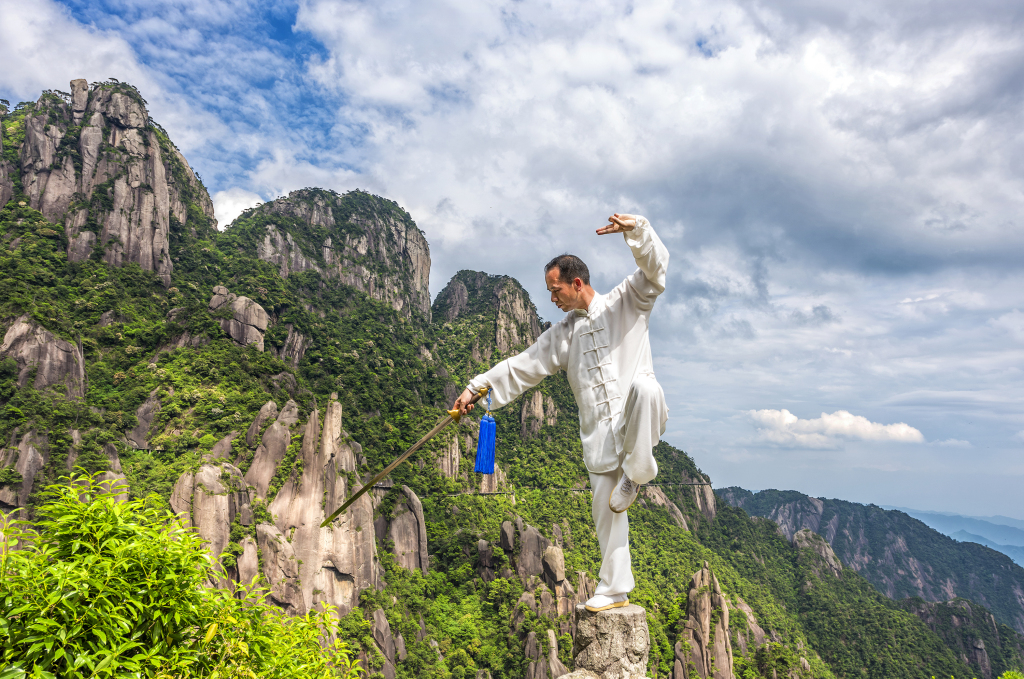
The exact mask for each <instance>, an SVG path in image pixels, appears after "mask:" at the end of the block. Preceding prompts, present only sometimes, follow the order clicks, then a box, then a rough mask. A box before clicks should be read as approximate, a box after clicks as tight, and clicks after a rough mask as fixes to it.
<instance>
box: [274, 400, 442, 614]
mask: <svg viewBox="0 0 1024 679" xmlns="http://www.w3.org/2000/svg"><path fill="white" fill-rule="evenodd" d="M282 414H283V413H282ZM279 419H280V417H279ZM275 424H276V423H275ZM271 426H272V427H273V425H271ZM268 431H269V430H268ZM347 439H348V437H347V435H345V434H344V432H343V430H342V428H341V404H340V403H339V402H338V400H337V395H334V394H332V396H331V400H330V402H329V404H328V406H327V410H326V412H325V415H324V425H323V433H322V435H321V431H320V426H319V413H318V411H317V410H314V411H313V412H312V413H311V414H310V416H309V420H308V421H307V422H306V426H305V428H304V433H303V437H302V448H301V449H300V451H299V459H300V460H301V462H302V472H301V474H297V473H293V474H292V476H291V477H290V478H289V479H288V480H287V481H286V482H285V484H284V486H282V488H281V490H280V492H278V494H277V496H276V497H275V498H274V500H273V502H271V504H270V507H269V509H270V513H271V514H272V515H273V517H274V524H275V526H276V528H277V529H278V530H279V531H280V532H281V534H282V535H286V536H288V538H289V541H290V546H291V548H292V550H293V552H294V554H295V557H296V559H297V560H298V562H299V565H298V573H297V578H298V579H297V581H296V586H297V587H298V588H299V592H300V594H301V597H302V606H303V608H302V610H303V611H308V610H312V609H314V608H317V607H318V606H319V605H320V604H321V603H328V604H331V605H333V606H335V607H337V611H338V614H339V615H345V614H346V613H348V612H349V611H350V610H352V608H353V607H354V606H355V605H356V604H357V603H358V598H359V593H360V592H362V591H363V590H364V589H366V588H368V587H378V586H379V585H380V565H379V563H378V561H377V553H376V545H375V541H374V530H373V507H372V501H371V499H370V497H369V496H368V495H364V496H363V497H362V498H360V499H359V500H358V501H357V502H356V503H355V504H354V505H353V506H352V507H350V508H349V509H348V510H347V511H346V512H345V513H344V514H342V515H340V516H339V517H338V518H336V519H335V520H334V522H333V523H332V524H331V525H329V526H326V527H323V528H321V527H320V524H321V523H322V522H323V520H324V519H325V518H326V513H325V507H330V508H331V509H328V510H327V511H333V509H334V508H335V507H339V506H341V504H342V503H344V501H345V499H346V498H347V497H348V496H349V493H350V492H352V491H354V490H356V488H349V477H348V476H347V475H345V474H344V472H346V471H348V470H350V469H354V454H353V452H352V449H351V446H350V445H349V443H348V440H347ZM421 513H422V510H421ZM425 542H426V539H425V535H424V543H425Z"/></svg>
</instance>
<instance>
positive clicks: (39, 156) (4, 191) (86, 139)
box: [0, 80, 216, 285]
mask: <svg viewBox="0 0 1024 679" xmlns="http://www.w3.org/2000/svg"><path fill="white" fill-rule="evenodd" d="M79 125H81V127H80V128H79V127H78V126H79ZM69 134H71V135H76V134H77V138H75V137H72V138H71V139H70V140H68V139H65V137H66V136H67V135H69ZM69 141H70V143H68V142H69ZM18 151H19V153H18V156H19V160H18V167H17V168H11V167H8V166H7V164H6V163H0V207H2V206H3V205H4V204H5V203H6V202H7V200H9V199H10V197H11V194H10V190H9V188H7V187H9V186H10V184H11V182H10V176H11V174H12V173H13V172H19V173H20V175H21V183H22V188H23V190H24V191H25V193H26V194H27V196H28V199H29V204H30V205H31V206H32V207H33V208H35V209H37V210H39V211H40V212H42V213H43V216H44V217H45V218H46V219H47V220H49V221H52V222H63V223H64V226H65V230H66V233H67V236H68V251H67V254H68V257H69V259H70V260H71V261H80V260H83V259H86V258H88V257H89V256H90V254H91V253H92V249H93V247H94V246H95V245H96V244H97V243H101V244H103V245H104V246H105V247H104V253H103V260H104V261H105V262H107V263H108V264H111V265H113V266H121V265H122V264H124V263H127V262H134V263H136V264H138V265H139V266H141V267H142V268H143V269H145V270H147V271H153V272H155V273H156V274H157V275H158V276H159V277H160V278H161V280H163V282H164V285H170V277H171V269H172V263H171V257H170V252H169V243H170V228H171V221H172V219H174V220H176V221H177V222H178V223H179V224H181V225H182V226H185V225H188V226H189V227H192V228H194V225H193V224H191V223H190V219H189V210H188V203H189V202H192V203H194V204H196V205H197V206H198V207H199V209H200V211H201V212H202V214H203V217H204V221H205V222H206V223H207V228H210V227H211V226H212V225H214V224H215V223H216V222H215V221H214V220H213V203H212V201H211V200H210V197H209V194H208V193H207V192H206V189H205V188H204V187H203V185H202V182H200V181H199V179H198V177H196V176H195V173H194V172H193V171H192V169H191V168H190V167H189V166H188V163H187V162H186V161H185V159H184V157H182V156H181V154H180V153H178V151H177V149H175V148H174V147H173V145H172V144H170V143H169V142H168V141H166V139H164V141H161V137H160V136H159V135H158V133H157V130H156V128H155V127H154V126H153V124H152V123H151V121H150V119H149V113H148V112H147V111H146V108H145V105H144V104H143V103H142V100H141V97H139V96H138V94H137V93H136V92H135V91H134V90H133V89H132V88H130V87H129V86H127V85H123V84H120V83H101V84H98V85H97V86H95V87H93V88H92V89H90V88H89V86H88V84H87V83H86V82H85V81H84V80H73V81H71V95H70V97H68V98H67V99H64V98H63V97H61V96H59V95H57V94H54V93H52V92H47V93H44V94H43V95H42V96H41V97H40V98H39V100H38V101H37V102H36V104H35V109H34V111H33V112H32V113H29V115H28V116H27V117H26V118H25V138H24V141H23V142H22V143H21V147H20V148H19V149H18ZM73 151H77V154H78V156H79V158H80V159H81V164H80V165H79V166H77V167H76V164H75V162H74V160H73V158H72V152H73ZM97 191H99V192H100V194H101V196H100V199H99V200H92V197H93V194H94V193H95V192H97ZM76 196H78V197H80V198H76ZM73 201H74V204H75V205H78V206H81V205H83V204H85V205H87V207H76V208H74V209H71V206H72V204H73ZM90 218H91V219H90ZM192 221H195V220H192ZM89 223H92V224H94V225H96V226H90V227H89V229H87V230H83V229H84V228H85V227H86V225H87V224H89ZM97 227H98V233H96V231H94V230H92V229H97Z"/></svg>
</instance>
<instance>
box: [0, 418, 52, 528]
mask: <svg viewBox="0 0 1024 679" xmlns="http://www.w3.org/2000/svg"><path fill="white" fill-rule="evenodd" d="M48 449H49V445H48V441H47V439H46V437H45V436H39V435H37V434H36V433H35V432H34V431H30V432H27V433H25V434H24V435H22V437H21V441H19V442H18V446H17V447H16V448H2V449H0V469H8V468H12V467H13V469H14V471H15V472H16V473H17V474H18V476H19V477H21V481H20V482H15V483H9V484H6V485H3V486H0V512H2V513H6V512H9V511H12V510H17V509H20V508H21V507H24V506H25V504H26V503H27V502H28V497H29V495H31V494H32V489H33V487H34V482H35V477H36V474H37V473H38V472H39V470H40V469H42V468H43V467H44V466H45V465H46V459H47V454H46V453H47V451H48Z"/></svg>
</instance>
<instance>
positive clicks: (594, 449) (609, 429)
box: [454, 214, 668, 611]
mask: <svg viewBox="0 0 1024 679" xmlns="http://www.w3.org/2000/svg"><path fill="white" fill-rule="evenodd" d="M608 221H609V223H608V224H607V225H605V226H603V227H602V228H600V229H598V230H597V233H598V235H605V234H612V233H621V234H622V235H623V237H624V238H625V240H626V244H627V245H629V247H630V249H631V250H632V251H633V257H634V259H636V263H637V266H638V267H639V268H638V269H637V270H636V271H635V272H633V273H632V274H631V275H630V276H629V277H627V278H626V280H624V281H622V283H620V284H619V285H618V286H617V287H616V288H615V289H614V290H612V291H611V292H609V293H608V294H605V295H599V294H597V293H596V292H595V291H594V289H593V288H592V287H590V272H589V271H588V270H587V265H586V264H584V263H583V262H582V261H581V260H580V259H579V258H578V257H575V256H573V255H561V256H560V257H556V258H555V259H553V260H551V262H549V263H548V265H547V266H546V267H545V277H544V278H545V282H546V283H547V288H548V291H549V292H550V293H551V301H552V302H554V303H555V304H556V305H557V306H558V308H559V309H561V310H562V311H567V312H568V313H567V314H566V316H565V317H564V318H563V319H562V320H560V321H559V322H558V323H555V324H554V325H552V326H551V327H550V328H548V329H547V330H546V331H544V333H543V334H542V335H541V336H540V338H539V339H538V340H537V341H536V342H535V343H534V344H533V345H532V346H530V347H529V348H528V349H526V351H524V352H522V353H521V354H518V355H516V356H513V357H511V358H507V359H505V360H504V361H501V362H500V363H498V364H497V365H496V366H494V367H493V368H491V369H490V370H488V371H487V372H485V373H483V374H482V375H477V376H476V377H474V378H473V379H472V380H471V381H470V383H469V386H468V387H467V388H466V390H465V391H464V392H462V395H461V396H459V398H458V399H457V400H456V401H455V405H454V407H455V408H458V409H459V410H460V411H462V412H463V413H465V412H467V411H468V410H471V409H472V407H473V406H471V405H470V406H467V403H468V402H469V400H470V399H471V398H472V396H473V394H474V393H477V392H479V391H480V390H481V389H483V388H484V387H490V389H491V399H492V401H493V407H495V408H500V407H502V406H504V405H506V404H507V403H509V402H510V401H512V400H514V399H515V398H516V397H517V396H519V395H520V394H522V393H523V392H524V391H526V390H527V389H530V388H532V387H535V386H536V385H537V384H539V383H540V382H541V380H543V379H544V378H545V377H546V376H548V375H553V374H555V373H556V372H558V371H559V370H564V371H566V373H567V374H568V377H569V385H570V386H571V387H572V391H573V394H574V395H575V396H576V404H577V405H578V406H579V412H580V436H581V438H582V439H583V460H584V462H585V463H586V466H587V470H588V471H589V472H590V487H591V489H592V490H593V496H594V505H593V517H594V524H595V526H596V528H597V538H598V542H599V543H600V545H601V573H600V575H601V582H600V584H599V585H598V587H597V589H596V590H595V592H594V597H593V598H591V599H590V600H589V601H587V609H588V610H591V611H602V610H606V609H609V608H618V607H620V606H625V605H626V604H628V603H629V600H628V598H627V595H628V594H629V592H630V591H632V589H633V587H634V584H635V583H634V581H633V570H632V566H631V564H630V558H629V520H628V519H627V517H626V509H628V508H629V506H630V505H631V504H632V503H633V500H635V499H636V496H637V493H638V492H639V490H640V485H641V484H644V483H648V482H649V481H651V480H652V479H653V478H654V477H655V476H656V475H657V474H658V463H657V462H655V460H654V456H653V454H652V452H651V449H652V448H653V447H654V446H655V445H656V444H657V443H658V439H659V438H660V437H661V434H663V433H664V432H665V422H666V421H667V420H668V408H667V407H666V406H665V394H664V392H663V391H662V389H661V386H660V385H659V384H658V382H657V381H656V380H655V378H654V365H653V363H652V361H651V345H650V341H649V339H648V334H647V328H648V325H649V322H650V315H651V309H653V308H654V302H655V300H656V299H657V297H658V295H660V294H661V293H662V292H663V291H664V290H665V271H666V269H667V268H668V250H667V249H666V248H665V246H664V245H663V244H662V242H661V239H659V238H658V236H657V235H656V234H655V233H654V230H653V229H652V228H651V225H650V223H649V222H648V221H647V220H646V219H644V218H643V217H640V216H634V215H627V214H614V215H612V216H611V217H609V218H608Z"/></svg>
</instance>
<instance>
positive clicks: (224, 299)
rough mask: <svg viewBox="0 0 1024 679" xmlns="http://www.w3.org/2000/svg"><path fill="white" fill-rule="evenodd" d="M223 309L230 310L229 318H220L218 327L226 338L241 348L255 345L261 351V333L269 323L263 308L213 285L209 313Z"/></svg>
mask: <svg viewBox="0 0 1024 679" xmlns="http://www.w3.org/2000/svg"><path fill="white" fill-rule="evenodd" d="M224 307H227V308H229V309H230V310H231V316H230V318H221V319H220V327H221V329H222V330H223V331H224V332H225V333H226V334H227V335H228V337H230V338H231V339H233V340H235V341H236V342H238V343H239V344H241V345H242V346H243V347H244V346H248V345H250V344H255V345H256V348H257V349H259V350H260V351H263V333H264V332H265V331H266V329H267V324H268V323H269V322H270V317H269V316H268V315H267V312H266V311H265V310H264V309H263V307H261V306H260V305H259V304H257V303H256V302H254V301H253V300H251V299H249V298H248V297H239V296H238V295H236V294H234V293H232V292H229V291H228V289H227V288H225V287H224V286H223V285H215V286H214V287H213V297H211V298H210V311H217V310H219V309H222V308H224Z"/></svg>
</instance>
